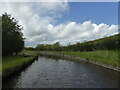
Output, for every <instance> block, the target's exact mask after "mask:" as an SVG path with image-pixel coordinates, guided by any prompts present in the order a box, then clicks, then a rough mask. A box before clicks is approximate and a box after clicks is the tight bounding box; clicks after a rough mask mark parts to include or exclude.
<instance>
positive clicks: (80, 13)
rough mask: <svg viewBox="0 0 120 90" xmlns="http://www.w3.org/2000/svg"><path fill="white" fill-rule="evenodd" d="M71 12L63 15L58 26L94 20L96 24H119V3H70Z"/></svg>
mask: <svg viewBox="0 0 120 90" xmlns="http://www.w3.org/2000/svg"><path fill="white" fill-rule="evenodd" d="M68 4H69V11H68V12H66V13H64V14H63V17H62V18H61V19H59V20H58V22H57V24H59V23H61V22H67V21H75V22H77V23H82V22H84V21H86V20H92V21H93V22H95V23H96V24H100V23H105V24H108V25H112V24H118V3H117V2H69V3H68Z"/></svg>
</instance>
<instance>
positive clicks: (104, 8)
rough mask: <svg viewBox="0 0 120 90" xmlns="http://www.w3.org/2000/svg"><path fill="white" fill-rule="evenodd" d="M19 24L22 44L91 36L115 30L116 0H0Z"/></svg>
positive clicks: (94, 37)
mask: <svg viewBox="0 0 120 90" xmlns="http://www.w3.org/2000/svg"><path fill="white" fill-rule="evenodd" d="M2 7H3V8H2V9H3V10H2V12H1V11H0V14H2V13H3V12H7V13H9V14H11V15H12V16H13V17H14V18H16V19H17V20H18V21H19V24H20V25H22V26H23V28H24V30H23V31H22V32H23V35H24V37H25V38H26V39H25V46H36V45H37V44H53V43H55V42H60V44H61V45H68V44H69V43H70V44H75V43H77V42H84V41H89V40H95V39H98V38H103V37H106V36H111V35H115V34H117V33H118V3H117V2H111V3H110V2H106V3H105V2H50V3H49V2H45V3H41V2H35V3H34V2H33V3H28V2H23V3H4V4H3V6H2Z"/></svg>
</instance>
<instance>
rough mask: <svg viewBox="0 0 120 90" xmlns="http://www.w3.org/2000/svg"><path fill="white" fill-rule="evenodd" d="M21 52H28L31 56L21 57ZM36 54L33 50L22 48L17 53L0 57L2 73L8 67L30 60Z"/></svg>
mask: <svg viewBox="0 0 120 90" xmlns="http://www.w3.org/2000/svg"><path fill="white" fill-rule="evenodd" d="M23 53H28V54H30V56H31V57H23V56H22V54H23ZM36 55H37V54H36V52H35V51H27V50H23V51H22V52H21V53H19V54H18V55H14V56H4V57H2V73H4V72H6V71H7V70H8V69H10V68H15V67H17V66H19V65H22V64H23V63H25V62H27V61H29V60H32V59H33V58H34V57H35V56H36Z"/></svg>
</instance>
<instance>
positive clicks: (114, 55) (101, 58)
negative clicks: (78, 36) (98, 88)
mask: <svg viewBox="0 0 120 90" xmlns="http://www.w3.org/2000/svg"><path fill="white" fill-rule="evenodd" d="M51 52H52V53H60V54H66V55H71V56H77V57H80V58H86V59H90V60H95V61H98V62H102V63H104V64H109V65H113V66H117V65H118V51H117V50H97V51H89V52H88V51H84V52H72V51H59V52H58V51H51Z"/></svg>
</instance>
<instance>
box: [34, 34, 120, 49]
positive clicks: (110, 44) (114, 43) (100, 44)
mask: <svg viewBox="0 0 120 90" xmlns="http://www.w3.org/2000/svg"><path fill="white" fill-rule="evenodd" d="M119 42H120V34H117V35H113V36H110V37H105V38H100V39H97V40H93V41H87V42H83V43H77V44H73V45H69V46H60V44H59V42H57V43H55V44H51V45H50V44H47V45H44V44H39V45H38V46H37V47H36V48H35V49H36V50H52V51H94V50H117V49H120V48H119V46H118V45H119Z"/></svg>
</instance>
